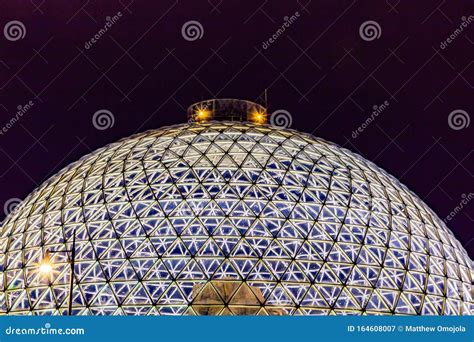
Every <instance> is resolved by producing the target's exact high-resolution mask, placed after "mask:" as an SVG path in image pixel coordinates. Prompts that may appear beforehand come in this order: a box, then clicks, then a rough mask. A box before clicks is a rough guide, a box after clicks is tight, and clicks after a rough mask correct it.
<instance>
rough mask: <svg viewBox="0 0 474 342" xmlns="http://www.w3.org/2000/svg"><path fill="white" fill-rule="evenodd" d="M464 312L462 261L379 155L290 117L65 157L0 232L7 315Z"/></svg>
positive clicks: (468, 307)
mask: <svg viewBox="0 0 474 342" xmlns="http://www.w3.org/2000/svg"><path fill="white" fill-rule="evenodd" d="M73 232H75V235H76V243H75V245H76V248H75V249H76V256H75V266H74V273H75V277H74V279H73V284H74V287H73V291H72V293H73V296H72V299H73V302H72V307H73V311H72V313H73V314H75V315H124V314H125V315H159V314H161V315H182V314H184V315H194V314H215V315H219V314H235V315H238V314H251V315H267V314H269V315H282V314H283V315H331V314H355V315H360V314H370V315H372V314H386V315H391V314H396V315H398V314H408V315H417V314H418V315H466V314H467V315H469V314H471V312H472V300H471V293H470V291H471V281H472V274H471V266H470V265H471V261H470V259H469V257H468V255H467V253H466V251H465V250H464V249H463V247H462V246H461V245H460V243H459V242H458V241H457V240H456V238H455V237H454V236H453V234H452V233H451V232H450V231H449V229H448V228H447V227H446V226H445V224H444V223H443V222H442V221H441V220H440V219H439V218H438V217H437V216H436V215H435V214H434V213H433V212H432V211H431V210H430V209H429V208H428V207H427V206H426V204H424V203H423V202H422V201H421V200H420V199H419V198H418V197H416V196H415V195H414V194H413V193H412V192H410V191H409V190H408V189H407V188H406V187H405V186H403V185H402V184H400V183H399V182H398V181H397V180H396V179H395V178H393V177H392V176H390V175H388V174H387V173H386V172H385V171H384V170H382V169H380V168H378V167H377V166H375V165H374V164H373V163H371V162H369V161H367V160H365V159H364V158H362V157H360V156H359V155H357V154H354V153H351V152H350V151H348V150H346V149H343V148H341V147H339V146H337V145H335V144H332V143H330V142H327V141H324V140H322V139H319V138H315V137H312V136H309V135H306V134H302V133H299V132H296V131H293V130H288V129H282V128H272V127H270V126H266V125H258V124H254V123H248V122H245V123H242V122H230V121H222V122H217V121H210V122H204V123H189V124H183V125H177V126H172V127H165V128H162V129H158V130H153V131H148V132H145V133H141V134H138V135H135V136H132V137H130V138H126V139H123V140H121V141H119V142H116V143H113V144H110V145H108V146H106V147H104V148H101V149H99V150H97V151H95V152H93V153H91V154H89V155H87V156H85V157H83V158H82V159H81V160H79V161H78V162H76V163H74V164H72V165H70V166H68V167H67V168H65V169H64V170H62V171H60V172H59V173H58V174H57V175H55V176H54V177H52V178H51V179H50V180H48V181H47V182H46V183H45V184H43V185H41V186H40V187H39V188H38V189H36V190H35V191H34V192H33V193H32V194H31V195H29V196H28V198H27V199H25V200H24V201H23V203H22V204H21V205H20V207H19V208H18V210H16V212H15V213H13V214H12V215H10V216H9V217H8V218H7V219H6V220H5V222H4V225H3V228H2V230H1V240H0V253H1V254H0V257H1V271H2V276H1V277H0V279H1V289H0V304H1V311H2V313H3V314H47V315H51V314H53V315H57V314H67V309H68V300H69V284H70V275H71V272H70V267H69V260H68V258H69V256H68V255H67V254H64V253H52V254H51V255H50V257H51V262H52V264H53V273H52V274H50V275H49V276H45V275H44V274H42V273H41V272H39V267H38V265H39V264H40V262H41V260H42V259H43V258H44V255H45V253H46V251H50V250H51V251H53V250H70V249H71V245H72V236H73Z"/></svg>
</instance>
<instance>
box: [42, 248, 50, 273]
mask: <svg viewBox="0 0 474 342" xmlns="http://www.w3.org/2000/svg"><path fill="white" fill-rule="evenodd" d="M39 271H40V272H41V273H43V274H51V273H52V272H53V263H52V261H51V255H50V253H49V251H46V253H44V257H43V260H41V262H40V264H39Z"/></svg>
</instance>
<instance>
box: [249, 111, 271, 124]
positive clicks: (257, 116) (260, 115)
mask: <svg viewBox="0 0 474 342" xmlns="http://www.w3.org/2000/svg"><path fill="white" fill-rule="evenodd" d="M251 121H252V122H254V123H256V124H264V123H266V122H267V116H266V115H265V113H264V112H259V111H255V112H253V113H252V116H251Z"/></svg>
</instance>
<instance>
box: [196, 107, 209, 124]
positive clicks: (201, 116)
mask: <svg viewBox="0 0 474 342" xmlns="http://www.w3.org/2000/svg"><path fill="white" fill-rule="evenodd" d="M210 118H211V111H210V110H207V109H206V108H198V109H197V110H196V121H198V122H201V121H206V120H209V119H210Z"/></svg>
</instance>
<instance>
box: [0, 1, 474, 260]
mask: <svg viewBox="0 0 474 342" xmlns="http://www.w3.org/2000/svg"><path fill="white" fill-rule="evenodd" d="M277 3H278V5H277ZM244 4H246V5H244ZM473 14H474V2H473V1H467V0H460V1H456V2H453V1H407V0H405V1H404V0H402V1H396V0H390V1H382V0H379V1H375V0H372V1H348V0H347V1H346V0H344V1H342V0H324V1H316V0H312V1H311V0H299V1H285V2H284V1H278V2H277V1H246V2H244V1H234V0H232V1H228V0H225V1H223V0H220V1H219V0H212V1H204V0H203V1H195V0H193V1H190V0H189V1H169V0H163V1H144V0H142V1H130V0H120V1H95V2H93V1H73V0H68V1H59V0H56V1H52V0H51V1H40V0H31V1H30V0H28V1H27V0H25V1H19V0H3V1H1V2H0V25H1V26H0V28H2V31H1V32H0V185H1V189H2V190H1V192H0V209H1V210H0V220H2V219H3V218H4V216H5V215H4V214H5V213H4V203H7V204H11V203H13V202H14V201H15V199H23V198H25V197H26V196H27V195H28V194H29V193H30V192H31V191H32V190H33V189H34V188H36V187H37V186H38V185H40V184H41V183H42V182H43V181H45V180H46V179H48V178H49V177H50V176H52V175H53V174H55V173H56V172H57V171H59V170H60V169H62V168H63V167H65V166H67V165H68V164H69V163H71V162H73V161H75V160H77V159H79V158H80V157H81V156H83V155H85V154H87V153H89V152H91V151H93V150H95V149H97V148H99V147H101V146H103V145H105V144H107V143H111V142H114V141H116V140H118V139H120V138H123V137H126V136H129V135H131V134H134V133H137V132H141V131H144V130H148V129H154V128H159V127H162V126H166V125H172V124H177V123H182V122H185V121H186V120H187V118H186V108H187V106H188V105H189V104H191V103H193V102H196V101H199V100H202V99H207V98H214V97H231V98H243V99H249V100H255V99H258V98H259V96H260V95H261V94H262V93H263V92H264V90H265V89H267V91H268V106H269V113H272V112H274V111H276V110H285V111H287V112H288V113H290V114H291V118H292V125H291V128H293V129H297V130H300V131H303V132H308V133H313V134H314V135H317V136H320V137H322V138H324V139H327V140H330V141H333V142H335V143H337V144H339V145H341V146H344V147H346V148H348V149H350V150H352V151H355V152H357V153H359V154H361V155H362V156H364V157H366V158H367V159H369V160H371V161H374V162H375V163H376V164H377V165H379V166H380V167H381V168H383V169H385V170H387V171H388V172H389V173H391V174H392V175H394V176H395V177H396V178H398V179H400V180H401V181H402V183H404V184H406V185H407V186H408V187H409V188H410V189H411V190H413V191H414V192H415V193H416V194H418V196H420V198H422V199H423V200H424V201H425V202H426V203H427V204H428V205H429V206H430V207H431V208H433V210H434V211H435V212H436V213H437V214H438V215H439V216H440V218H442V219H444V218H446V217H447V216H448V215H450V213H451V212H454V211H455V210H456V213H455V214H454V215H451V216H452V218H451V220H450V221H449V222H448V226H449V227H450V228H451V230H452V231H453V232H454V234H455V236H456V237H457V238H458V239H460V241H461V242H462V243H463V245H464V246H465V247H466V249H467V250H468V252H469V254H470V256H471V257H474V242H473V243H471V241H474V229H473V228H474V194H473V193H474V181H473V175H474V171H473V169H474V168H473V166H474V154H473V145H474V143H473V140H474V139H473V133H474V123H471V124H469V122H470V119H471V117H472V116H473V114H474V105H473V95H474V90H473V86H474V65H473V64H474V63H473V62H474V59H473V57H474V17H472V15H473ZM470 16H471V17H470ZM107 23H108V25H107ZM285 23H286V25H285ZM186 24H187V25H191V29H190V30H189V31H186V30H184V31H183V25H186ZM193 25H194V26H193ZM367 25H368V29H367V31H365V30H360V28H361V27H362V28H363V27H365V26H367ZM105 27H106V29H105ZM193 27H194V28H196V30H197V31H193V30H192V28H193ZM282 27H284V28H285V29H284V31H283V30H282ZM371 28H373V30H371ZM461 28H462V29H461ZM183 32H184V34H183ZM186 32H187V33H186ZM193 33H195V35H193ZM196 33H197V34H196ZM270 38H271V39H272V41H270ZM447 39H449V41H447ZM385 103H387V104H388V105H384V106H385V108H384V109H383V110H382V111H381V112H380V113H379V114H378V115H372V112H373V110H374V109H373V108H374V106H378V108H380V106H381V105H382V104H385ZM19 106H22V107H20V108H22V109H21V110H20V113H21V114H17V112H18V107H19ZM101 110H102V112H100V113H103V112H104V110H105V111H108V112H110V114H111V115H112V116H113V121H114V123H113V125H112V127H109V128H107V129H103V130H101V129H97V128H96V127H95V126H97V124H96V125H94V123H93V117H94V113H96V112H98V111H101ZM108 112H107V113H108ZM450 114H451V115H450ZM369 117H373V118H374V120H373V121H372V122H370V123H369V124H368V125H367V126H366V127H365V128H364V129H361V130H360V131H359V133H358V134H356V133H354V132H355V131H356V130H357V129H358V127H361V125H362V123H363V122H365V121H366V120H367V118H369ZM12 119H14V120H13V121H12ZM12 199H13V200H12ZM470 199H472V200H470ZM463 200H464V204H463V203H462V201H463ZM7 206H8V205H7ZM456 207H457V209H456ZM7 209H8V208H7Z"/></svg>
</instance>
